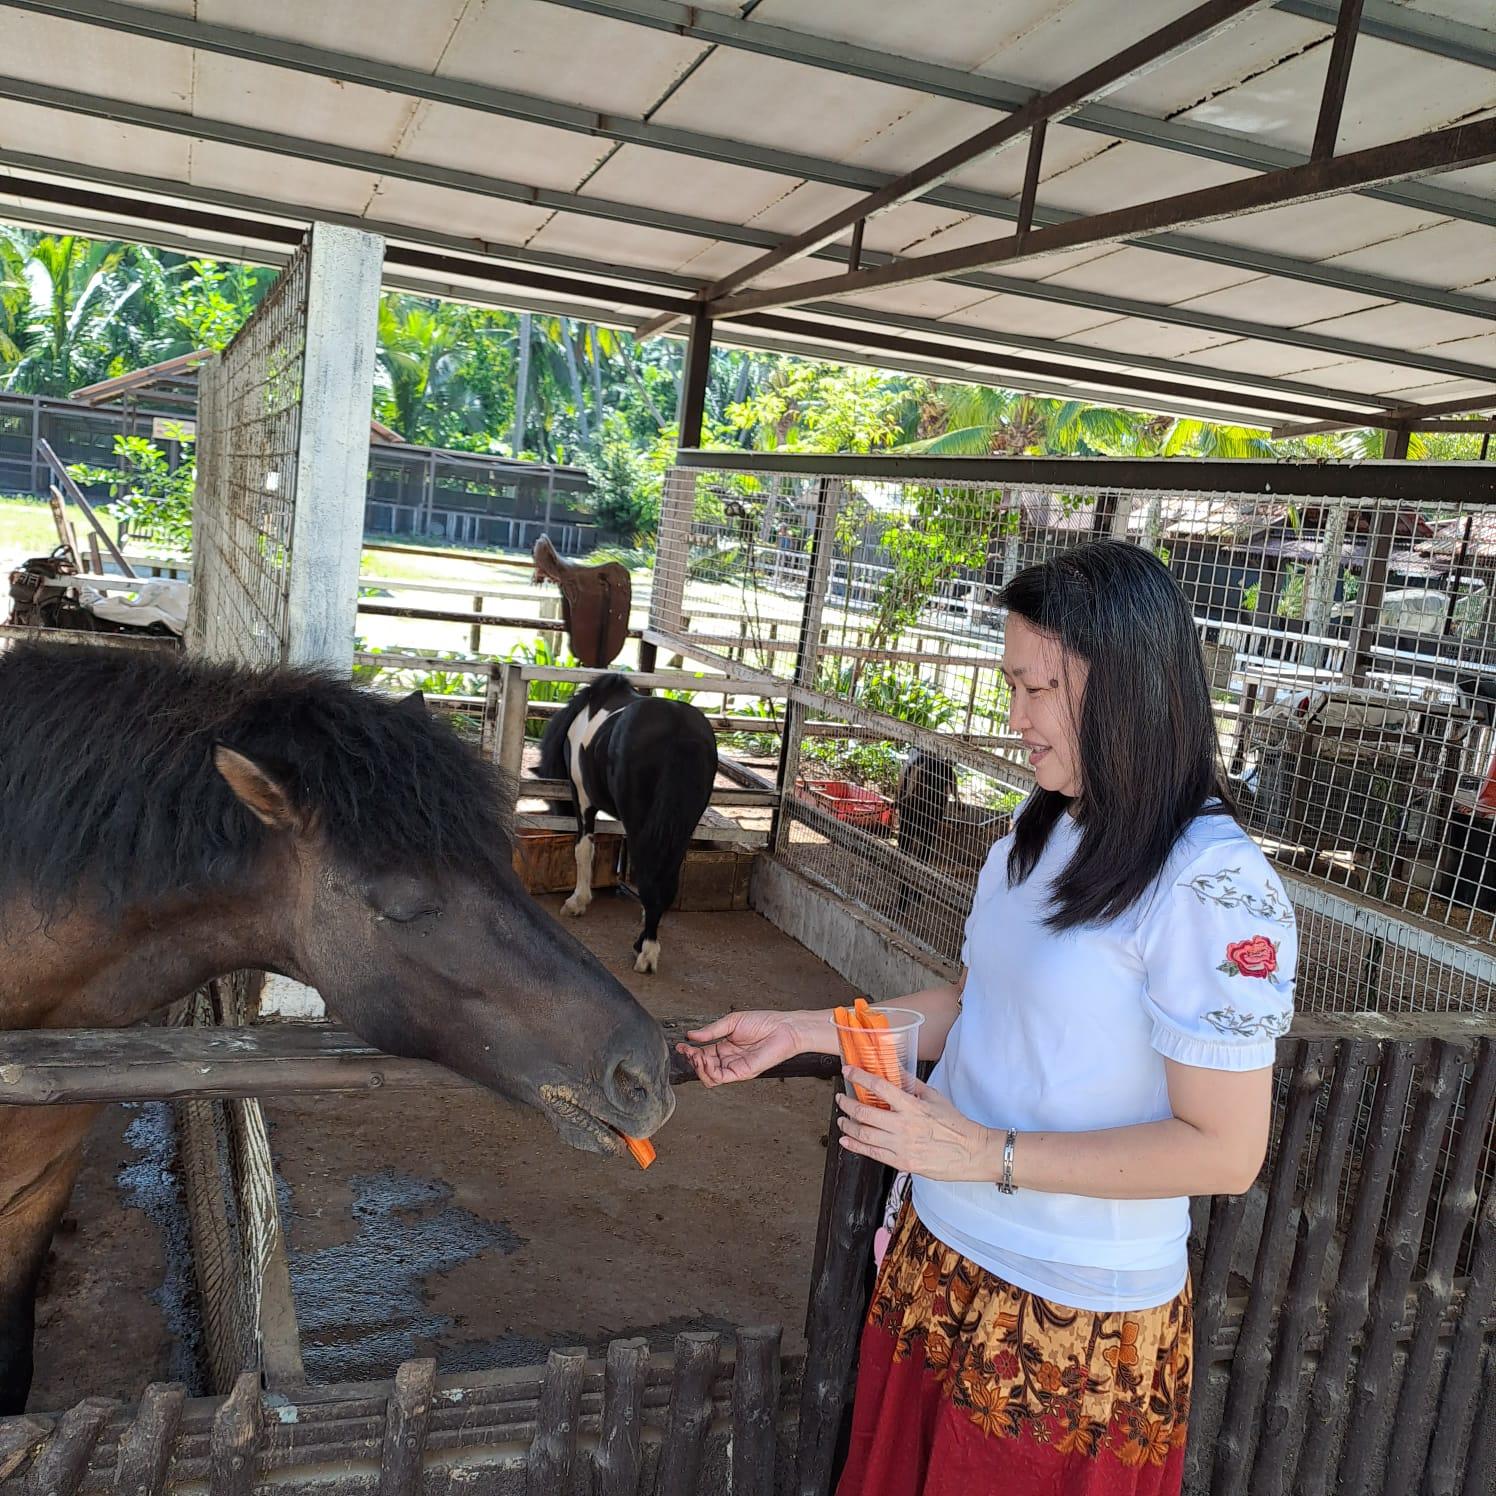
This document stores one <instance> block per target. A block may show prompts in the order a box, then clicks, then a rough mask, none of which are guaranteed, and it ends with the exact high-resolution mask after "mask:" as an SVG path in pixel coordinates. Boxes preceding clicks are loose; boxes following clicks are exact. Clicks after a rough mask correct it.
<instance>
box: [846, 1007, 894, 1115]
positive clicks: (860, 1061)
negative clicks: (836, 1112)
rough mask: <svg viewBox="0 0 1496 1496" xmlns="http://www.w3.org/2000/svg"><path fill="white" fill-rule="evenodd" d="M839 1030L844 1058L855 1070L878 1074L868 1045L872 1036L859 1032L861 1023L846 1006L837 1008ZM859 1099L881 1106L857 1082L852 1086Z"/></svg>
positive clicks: (869, 1104)
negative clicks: (859, 1023)
mask: <svg viewBox="0 0 1496 1496" xmlns="http://www.w3.org/2000/svg"><path fill="white" fill-rule="evenodd" d="M836 1022H837V1030H836V1037H837V1039H838V1041H839V1042H840V1044H841V1051H842V1059H843V1060H844V1061H845V1062H846V1063H847V1064H848V1065H850V1066H851V1067H852V1068H853V1069H854V1070H861V1071H862V1072H863V1073H864V1074H866V1075H876V1074H877V1073H878V1072H877V1070H876V1069H875V1068H874V1065H873V1063H872V1057H871V1055H870V1053H869V1051H868V1048H867V1045H868V1044H869V1043H870V1042H871V1039H870V1036H865V1035H864V1034H862V1033H861V1032H859V1025H858V1023H857V1020H856V1018H855V1017H854V1016H853V1013H851V1012H849V1011H848V1010H847V1009H846V1008H838V1009H837V1010H836ZM852 1089H853V1091H854V1092H855V1093H856V1096H857V1099H858V1100H859V1101H860V1102H862V1103H863V1104H864V1105H866V1106H881V1105H882V1104H883V1103H882V1102H880V1101H879V1100H878V1098H877V1097H876V1096H874V1095H873V1093H872V1092H871V1091H869V1090H868V1089H867V1088H866V1087H865V1086H859V1085H857V1084H856V1083H855V1082H854V1083H853V1086H852Z"/></svg>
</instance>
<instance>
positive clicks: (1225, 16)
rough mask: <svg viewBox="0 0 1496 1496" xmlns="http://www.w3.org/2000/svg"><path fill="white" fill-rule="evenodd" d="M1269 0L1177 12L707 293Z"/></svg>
mask: <svg viewBox="0 0 1496 1496" xmlns="http://www.w3.org/2000/svg"><path fill="white" fill-rule="evenodd" d="M1267 3H1268V0H1205V4H1203V5H1197V6H1196V7H1195V8H1194V9H1193V10H1191V11H1188V12H1186V14H1184V15H1183V16H1181V17H1179V18H1178V19H1177V20H1174V21H1171V22H1169V23H1168V24H1167V25H1165V26H1161V27H1159V28H1158V29H1157V30H1156V31H1152V32H1150V33H1149V34H1148V35H1147V36H1145V37H1143V38H1142V39H1141V40H1140V41H1137V42H1134V43H1133V44H1132V45H1131V46H1129V47H1124V48H1123V49H1122V50H1121V51H1120V52H1117V53H1115V54H1114V55H1113V56H1111V57H1108V58H1106V59H1105V60H1103V61H1102V62H1099V63H1097V64H1096V66H1095V67H1092V68H1087V69H1086V71H1085V72H1083V73H1079V74H1077V75H1076V76H1075V77H1074V78H1072V79H1071V80H1070V81H1069V82H1068V83H1062V84H1061V85H1060V86H1059V87H1058V88H1055V89H1051V90H1050V91H1049V92H1048V93H1045V94H1040V95H1039V96H1038V97H1037V98H1035V99H1031V100H1030V101H1029V102H1028V103H1027V104H1023V105H1021V106H1020V107H1019V108H1017V109H1015V110H1014V111H1013V112H1012V113H1011V114H1009V115H1007V116H1006V117H1005V118H1003V119H1000V120H998V121H997V122H996V123H995V124H991V125H988V126H986V127H985V128H984V129H981V130H978V131H977V133H976V134H975V135H972V136H970V137H969V138H968V139H966V140H963V141H961V142H960V144H958V145H954V146H952V147H951V148H950V149H949V150H946V151H942V152H941V153H940V155H938V156H935V157H933V158H932V159H931V160H929V161H926V162H925V163H924V164H923V165H921V166H916V167H915V168H914V169H913V170H912V171H908V172H905V173H904V175H903V176H901V177H896V178H895V179H894V180H893V181H892V182H889V183H888V184H887V186H884V187H880V188H879V189H878V190H877V191H876V192H872V193H869V194H868V196H867V197H865V198H863V199H862V200H861V201H860V202H855V203H852V204H851V205H850V206H849V207H846V208H842V209H840V210H839V211H837V212H835V213H832V214H830V215H829V216H827V217H826V218H823V219H822V220H821V221H820V222H819V223H817V224H815V225H813V226H812V227H810V228H808V229H806V230H805V231H804V232H803V233H799V234H796V235H794V236H793V237H792V238H790V239H788V240H786V241H785V242H784V243H783V244H781V245H780V246H779V247H778V248H777V249H773V250H770V251H769V253H768V254H766V255H763V256H761V257H760V258H759V259H757V260H754V261H753V262H752V263H751V264H748V265H745V266H743V267H742V268H741V269H739V270H734V271H733V272H732V273H731V274H729V275H725V276H722V277H721V278H720V279H718V280H717V281H715V282H714V283H713V284H712V285H711V286H709V287H708V288H707V289H706V291H704V292H703V293H702V300H704V301H706V302H709V303H710V302H712V301H714V300H716V299H718V298H719V297H722V296H726V295H727V294H728V293H729V292H730V291H735V290H736V289H737V288H738V287H739V286H745V285H747V284H748V283H749V282H750V281H753V280H756V279H757V278H758V277H759V276H760V275H763V274H764V273H765V272H766V271H769V270H773V269H774V268H776V267H777V266H779V265H786V264H789V263H790V262H791V261H794V260H798V259H800V258H802V257H803V256H805V255H808V254H810V253H812V251H814V250H817V249H820V248H822V247H823V246H825V245H827V244H830V243H831V242H832V240H834V239H836V238H837V237H838V236H839V235H840V234H841V233H842V232H843V231H844V230H846V229H849V228H851V227H852V226H853V225H854V224H858V223H862V222H865V221H866V220H867V219H869V218H872V217H873V216H874V215H875V214H878V213H885V212H887V211H888V210H889V209H890V208H896V207H898V206H899V205H900V204H901V203H907V202H911V201H912V200H913V199H915V198H917V197H920V196H922V195H923V194H924V193H925V192H926V191H928V190H929V189H931V188H934V187H939V186H940V185H941V184H942V183H943V182H946V181H947V180H949V179H950V178H951V177H952V176H954V175H955V173H956V172H958V171H959V170H960V169H961V168H962V167H963V166H969V165H970V164H971V163H972V162H973V161H976V160H979V159H981V158H982V157H984V156H990V155H992V154H993V153H994V152H995V151H998V150H1000V149H1001V148H1002V147H1003V146H1005V145H1008V144H1009V143H1011V142H1012V141H1014V140H1017V139H1018V137H1019V136H1021V135H1023V134H1024V133H1025V132H1026V131H1028V130H1030V129H1034V128H1035V127H1039V126H1043V125H1047V124H1050V123H1053V122H1056V121H1059V120H1062V119H1064V118H1065V116H1066V115H1067V114H1073V113H1074V112H1075V110H1076V109H1078V108H1079V107H1080V105H1082V104H1083V103H1085V101H1086V100H1087V99H1090V98H1093V97H1095V96H1097V95H1103V94H1106V93H1109V92H1111V91H1112V90H1114V89H1117V88H1120V87H1121V86H1122V85H1123V84H1125V83H1128V82H1131V81H1132V80H1133V79H1135V78H1139V77H1142V76H1144V75H1146V74H1147V73H1150V72H1152V71H1153V69H1155V68H1156V67H1158V66H1159V65H1160V64H1162V63H1163V62H1165V61H1166V60H1168V59H1169V58H1171V57H1174V56H1176V55H1178V54H1179V53H1180V52H1181V51H1182V50H1186V49H1188V48H1191V47H1195V46H1198V45H1199V44H1200V43H1201V42H1203V41H1205V40H1206V39H1207V38H1208V37H1212V36H1215V35H1217V34H1219V33H1220V31H1221V30H1223V29H1224V28H1225V27H1227V26H1230V25H1233V24H1234V23H1236V22H1237V21H1239V20H1241V19H1242V17H1243V16H1244V15H1246V14H1247V12H1249V11H1253V10H1258V9H1261V7H1262V6H1264V5H1266V4H1267ZM1032 209H1033V203H1032V196H1031V195H1030V201H1029V203H1028V208H1027V210H1025V208H1024V207H1023V205H1022V204H1020V206H1019V219H1020V224H1021V228H1020V232H1021V231H1022V228H1026V227H1027V220H1028V219H1029V218H1030V217H1031V216H1032Z"/></svg>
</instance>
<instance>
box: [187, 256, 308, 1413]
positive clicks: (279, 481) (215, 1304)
mask: <svg viewBox="0 0 1496 1496" xmlns="http://www.w3.org/2000/svg"><path fill="white" fill-rule="evenodd" d="M310 259H311V256H310V249H309V247H308V246H303V248H302V249H301V250H300V251H299V252H298V253H297V254H296V256H295V257H294V258H293V259H292V260H291V262H290V264H288V265H287V266H286V268H285V270H284V272H283V273H282V274H281V276H280V278H279V280H277V281H276V283H275V285H274V287H273V288H272V289H271V291H270V293H269V294H268V295H267V296H266V298H265V300H264V302H263V303H262V305H261V306H260V308H259V309H258V310H257V311H256V313H255V315H254V316H253V317H251V318H250V320H249V321H248V322H247V323H245V325H244V327H243V328H242V329H241V331H240V332H239V334H238V336H237V337H236V338H235V339H234V341H233V342H232V343H230V344H229V346H228V347H227V348H226V349H224V351H223V352H222V353H221V354H220V355H219V356H218V357H217V358H214V359H212V360H211V361H209V363H207V364H206V365H205V366H204V368H203V370H202V374H201V382H200V385H199V413H198V469H197V492H196V495H195V497H194V502H193V532H194V535H193V539H194V558H195V560H194V568H193V587H192V607H191V616H190V618H189V623H188V636H187V647H188V649H189V650H190V651H192V652H193V653H194V654H200V655H205V656H207V657H209V658H212V659H216V660H229V661H237V662H240V663H243V664H246V665H279V664H282V663H285V662H286V660H287V658H288V650H289V646H290V634H291V630H290V622H289V599H290V585H291V566H292V534H293V521H294V518H295V512H296V472H297V464H298V446H299V442H300V438H301V397H302V389H303V364H304V359H305V354H306V343H307V287H308V279H309V269H310ZM258 984H259V976H258V974H257V973H248V972H239V973H236V974H235V975H234V976H232V977H229V978H227V979H225V980H224V981H223V982H219V983H214V984H213V987H212V988H211V989H210V990H209V991H205V992H199V993H198V994H196V995H195V997H194V999H193V1002H192V1003H191V1004H190V1006H189V1021H191V1022H193V1023H210V1024H212V1023H228V1024H242V1023H247V1022H249V1021H251V1020H252V1018H253V1017H254V1014H255V1007H256V1004H255V995H256V993H257V990H258ZM182 1121H183V1127H182V1132H183V1137H184V1166H185V1167H184V1172H185V1173H186V1176H187V1193H188V1200H189V1207H190V1213H191V1218H192V1224H193V1237H194V1247H195V1253H194V1255H195V1260H196V1264H197V1275H198V1289H199V1293H200V1296H201V1298H202V1301H203V1324H204V1331H205V1339H206V1342H207V1350H208V1361H209V1369H210V1372H211V1375H212V1378H213V1381H214V1384H215V1386H216V1387H217V1388H218V1389H219V1390H221V1391H227V1390H228V1388H229V1387H230V1386H231V1385H232V1383H233V1379H234V1378H235V1377H236V1376H237V1375H238V1373H239V1372H240V1371H242V1370H243V1369H244V1368H245V1367H246V1366H257V1365H259V1364H260V1360H261V1335H260V1317H261V1307H262V1302H263V1295H264V1284H265V1272H266V1268H267V1266H268V1264H269V1262H270V1258H271V1254H272V1253H273V1252H274V1250H275V1249H276V1245H277V1243H278V1241H279V1237H280V1218H279V1212H278V1208H277V1203H276V1198H275V1175H274V1168H273V1165H272V1163H271V1158H270V1146H269V1136H268V1133H267V1130H266V1126H265V1117H264V1113H263V1111H262V1109H261V1107H260V1104H259V1102H258V1101H253V1100H251V1101H233V1102H202V1101H195V1102H189V1103H186V1104H185V1106H184V1108H183V1115H182Z"/></svg>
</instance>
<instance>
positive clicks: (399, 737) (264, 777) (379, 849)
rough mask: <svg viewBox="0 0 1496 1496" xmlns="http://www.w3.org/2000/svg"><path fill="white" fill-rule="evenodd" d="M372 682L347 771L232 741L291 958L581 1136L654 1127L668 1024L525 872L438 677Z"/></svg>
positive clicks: (390, 1027) (399, 1029) (665, 1110)
mask: <svg viewBox="0 0 1496 1496" xmlns="http://www.w3.org/2000/svg"><path fill="white" fill-rule="evenodd" d="M349 694H350V695H351V694H352V693H349ZM366 701H367V705H366V708H365V710H366V711H367V713H368V714H369V715H368V718H367V719H366V721H365V722H364V723H363V726H365V727H366V728H367V729H368V732H369V736H367V737H366V738H365V740H363V741H358V740H357V739H352V740H350V741H348V742H347V743H346V744H345V745H344V750H343V751H344V752H345V753H347V754H348V755H350V756H353V757H354V760H355V766H354V771H353V773H352V775H351V776H348V777H347V778H346V779H345V782H343V783H342V784H339V783H336V782H332V783H330V782H329V779H328V776H327V774H326V760H325V759H324V760H322V761H321V762H320V764H319V765H318V769H319V770H320V771H321V772H322V782H321V783H320V784H319V783H312V782H310V778H311V776H310V775H309V773H308V770H309V769H311V768H312V765H310V764H309V763H306V762H303V763H301V764H284V763H280V762H278V761H275V760H267V758H266V757H265V755H264V754H263V753H254V752H246V751H240V750H236V749H234V748H231V747H228V746H224V745H219V746H218V747H217V748H216V749H215V751H214V761H215V763H216V765H217V768H218V772H219V773H220V774H221V775H222V776H223V778H224V780H226V781H227V783H228V785H229V787H230V788H231V789H232V791H233V793H234V796H235V797H236V798H237V800H238V801H239V802H240V804H241V805H242V806H244V807H245V808H247V810H248V811H249V812H250V813H251V814H252V815H253V816H254V817H255V818H256V819H257V820H258V821H259V822H260V823H261V825H262V826H263V827H265V828H266V833H265V834H264V835H263V837H262V841H263V845H264V854H263V857H262V858H261V859H260V868H261V872H262V887H263V888H264V889H265V890H266V895H265V908H266V910H267V918H268V919H270V920H272V921H275V922H278V924H279V928H278V929H277V930H276V931H275V932H274V937H275V939H274V940H273V941H272V946H273V948H275V949H278V950H280V951H282V952H284V957H283V959H284V964H285V967H286V975H288V976H291V977H294V978H296V979H298V980H300V981H304V982H306V983H307V984H309V985H310V986H313V987H315V988H316V989H317V990H318V991H319V992H320V993H321V994H322V996H323V998H324V999H325V1001H326V1002H327V1005H328V1007H329V1008H330V1009H331V1010H332V1011H333V1012H334V1013H335V1014H336V1015H337V1016H338V1018H339V1019H341V1020H342V1021H343V1022H344V1023H345V1024H347V1026H348V1027H349V1028H351V1029H352V1030H353V1031H354V1032H355V1033H357V1034H359V1035H360V1036H361V1037H363V1038H364V1039H366V1040H368V1041H369V1042H370V1043H372V1044H375V1045H378V1046H379V1048H381V1049H384V1050H387V1051H388V1052H390V1053H393V1054H400V1055H409V1056H414V1057H418V1058H422V1059H430V1060H435V1061H436V1062H438V1063H439V1064H442V1065H445V1066H446V1067H448V1068H449V1069H451V1070H455V1071H457V1072H458V1073H459V1074H462V1075H465V1076H467V1077H468V1078H469V1079H471V1080H475V1081H478V1082H479V1083H481V1084H482V1085H485V1086H488V1087H490V1088H491V1089H493V1090H495V1091H498V1092H500V1093H502V1094H504V1095H507V1096H509V1097H511V1098H512V1099H515V1100H518V1101H521V1102H525V1103H528V1104H530V1105H532V1106H535V1107H537V1108H538V1109H539V1110H541V1111H542V1112H543V1113H544V1114H545V1115H546V1117H547V1118H548V1119H549V1120H550V1122H551V1123H552V1125H553V1126H554V1127H555V1128H556V1130H557V1131H558V1132H559V1133H560V1134H561V1136H562V1137H563V1138H564V1139H565V1140H566V1141H567V1142H568V1143H570V1144H571V1145H572V1146H574V1147H577V1148H582V1149H585V1150H588V1151H592V1152H608V1151H616V1150H617V1148H618V1147H619V1146H620V1145H619V1140H618V1138H617V1134H618V1133H625V1134H627V1135H629V1136H634V1137H643V1136H648V1135H649V1134H650V1133H652V1132H654V1131H655V1130H656V1129H657V1128H658V1127H659V1126H660V1125H661V1124H662V1123H663V1122H664V1121H665V1120H666V1118H667V1117H668V1116H669V1115H670V1111H671V1108H672V1106H673V1098H672V1095H671V1091H670V1086H669V1079H668V1077H669V1054H668V1050H667V1046H666V1044H665V1040H664V1037H663V1035H662V1033H661V1031H660V1028H659V1026H658V1025H657V1024H656V1023H655V1022H654V1020H653V1019H651V1018H650V1017H649V1015H648V1014H647V1013H646V1012H645V1011H644V1009H643V1008H641V1007H640V1006H639V1005H638V1003H636V1002H635V1001H634V999H633V997H632V996H631V995H630V994H629V992H628V991H627V990H626V989H625V988H624V987H623V986H622V985H621V984H620V983H619V982H618V981H617V980H616V979H615V978H614V977H613V976H612V975H610V974H609V972H608V971H607V970H606V968H604V967H603V965H602V964H601V963H600V962H599V961H598V960H597V959H596V958H595V957H594V956H592V955H591V954H590V952H588V951H587V950H586V949H585V948H584V947H583V946H582V945H581V944H579V943H578V942H577V941H576V940H575V939H574V938H573V937H572V936H571V935H569V934H567V933H566V932H565V931H563V930H562V929H561V928H560V927H559V925H557V923H556V922H555V921H554V920H553V919H551V918H550V916H549V915H548V914H546V912H545V911H544V910H543V909H542V908H540V906H539V905H538V904H536V903H535V901H534V900H533V899H531V898H530V897H529V896H528V894H526V892H525V890H524V889H523V888H522V887H521V885H520V883H519V880H518V879H517V878H516V877H515V875H514V872H513V869H512V866H511V865H510V859H511V852H510V846H509V842H508V839H507V836H506V834H505V831H504V828H503V826H502V824H501V822H500V820H499V818H498V815H497V813H496V807H495V804H494V784H493V782H492V780H491V779H489V777H488V776H487V774H486V773H485V772H484V770H483V766H482V765H481V764H480V763H478V762H477V760H476V757H475V755H472V754H471V753H469V752H468V751H467V750H466V749H464V748H463V747H462V745H461V744H459V743H458V742H456V741H455V740H454V738H453V736H452V734H451V733H450V732H448V731H447V730H446V729H445V728H444V727H442V726H440V725H439V724H436V723H434V722H431V721H429V720H428V719H427V717H426V713H425V710H424V707H423V706H422V705H421V704H420V700H419V697H417V698H414V699H413V700H412V702H410V703H407V704H404V705H402V706H400V707H394V706H390V705H388V704H386V703H383V702H376V701H372V700H367V699H366ZM344 726H345V727H348V726H349V724H348V723H346V722H345V723H344ZM413 750H414V752H413ZM314 772H315V771H314ZM485 802H486V803H485ZM459 818H460V819H459Z"/></svg>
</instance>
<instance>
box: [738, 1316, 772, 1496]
mask: <svg viewBox="0 0 1496 1496" xmlns="http://www.w3.org/2000/svg"><path fill="white" fill-rule="evenodd" d="M782 1338H783V1337H782V1335H781V1332H780V1329H779V1326H778V1325H768V1326H758V1327H754V1328H744V1329H741V1330H739V1331H738V1338H737V1366H736V1369H735V1370H734V1372H733V1380H732V1492H733V1496H774V1471H775V1466H776V1463H777V1455H778V1450H779V1347H780V1341H781V1339H782Z"/></svg>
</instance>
